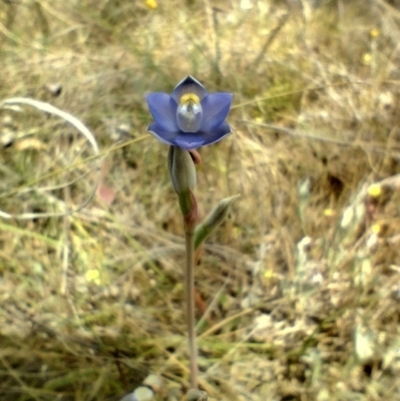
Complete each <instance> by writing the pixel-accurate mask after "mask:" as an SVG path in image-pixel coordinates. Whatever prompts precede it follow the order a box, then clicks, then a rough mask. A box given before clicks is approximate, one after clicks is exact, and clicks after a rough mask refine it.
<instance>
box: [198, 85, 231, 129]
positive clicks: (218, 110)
mask: <svg viewBox="0 0 400 401" xmlns="http://www.w3.org/2000/svg"><path fill="white" fill-rule="evenodd" d="M232 99H233V95H232V94H231V93H222V92H220V93H211V94H209V95H207V96H206V97H205V98H204V99H203V100H202V101H201V106H202V108H203V123H202V125H201V131H213V130H215V129H216V128H218V127H219V126H220V125H221V124H222V123H223V122H224V121H225V119H226V117H227V116H228V114H229V110H230V108H231V103H232Z"/></svg>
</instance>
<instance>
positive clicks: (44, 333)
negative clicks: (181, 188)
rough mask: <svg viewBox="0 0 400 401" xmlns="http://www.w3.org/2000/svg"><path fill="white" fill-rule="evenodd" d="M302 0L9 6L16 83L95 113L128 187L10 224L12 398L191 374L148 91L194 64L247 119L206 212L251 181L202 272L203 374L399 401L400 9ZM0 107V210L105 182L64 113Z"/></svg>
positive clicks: (6, 26) (2, 317)
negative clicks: (108, 198)
mask: <svg viewBox="0 0 400 401" xmlns="http://www.w3.org/2000/svg"><path fill="white" fill-rule="evenodd" d="M160 3H161V2H160ZM289 3H291V4H292V6H291V7H292V8H290V9H289V8H288V6H286V3H285V2H282V1H281V2H279V1H275V2H272V0H271V1H265V2H263V1H260V2H258V3H257V2H250V1H249V2H247V1H241V2H239V1H236V0H235V1H224V0H221V1H219V2H218V4H216V3H215V4H214V3H211V2H209V1H204V2H201V1H187V3H186V4H184V5H183V4H181V3H180V2H177V1H174V0H169V1H164V2H162V4H159V6H158V8H157V9H151V8H149V7H147V6H146V4H145V3H142V2H139V1H138V2H131V1H128V0H121V1H118V2H113V1H109V0H101V1H98V0H96V1H95V0H85V1H66V2H61V1H60V2H50V1H45V0H37V1H30V0H21V1H19V2H17V1H15V2H14V1H10V2H6V1H4V2H2V3H1V4H0V35H1V42H0V54H1V57H2V73H1V76H0V91H1V92H0V94H1V99H6V98H10V97H15V96H26V97H31V98H35V99H38V100H44V101H50V102H51V103H52V104H54V105H55V106H57V107H58V108H60V109H62V110H66V111H68V112H70V113H72V114H74V115H75V116H77V117H78V118H79V119H81V120H82V121H84V122H85V124H87V126H88V127H90V128H91V130H92V131H93V132H94V133H95V135H96V138H97V140H98V142H99V143H100V145H101V149H102V156H104V158H105V159H104V160H105V161H104V162H102V163H103V174H104V183H103V189H104V188H105V191H107V188H108V189H111V190H112V191H113V193H114V194H115V199H114V200H113V202H112V203H111V205H107V202H104V197H103V198H102V197H101V196H98V197H97V198H96V199H95V200H94V201H93V202H92V203H91V204H90V205H89V206H88V207H86V208H85V209H84V210H82V211H80V212H79V213H76V214H74V215H72V216H68V217H64V218H53V217H50V218H44V219H29V220H16V219H11V220H3V221H1V222H0V241H1V245H2V246H1V250H0V260H1V264H0V300H1V310H0V339H1V347H0V377H1V378H0V398H1V399H2V400H5V401H7V400H18V401H22V400H63V401H67V400H74V401H80V400H85V401H88V400H117V399H118V398H119V397H121V396H122V395H123V394H124V393H126V392H127V391H131V390H132V389H133V388H135V387H136V386H137V385H139V384H140V383H141V382H142V380H143V379H144V378H145V377H146V376H147V375H148V374H149V373H150V372H154V373H156V374H158V375H161V376H162V377H163V378H164V386H163V389H162V390H161V391H160V394H158V395H157V397H158V398H159V399H173V398H171V397H172V395H171V394H175V393H176V392H177V391H178V394H180V392H181V391H183V392H184V391H186V389H187V383H188V370H187V366H188V361H187V352H186V339H185V324H184V316H183V306H182V299H183V288H182V274H181V272H182V270H181V262H182V257H183V245H182V244H183V242H182V239H181V238H182V228H181V221H180V217H179V213H178V205H177V200H176V197H175V195H174V193H173V190H172V186H171V184H170V183H169V180H168V173H167V168H166V153H167V148H166V146H164V145H162V144H159V143H157V142H156V141H155V140H154V139H153V138H151V137H149V136H147V135H144V133H145V127H146V124H147V123H148V122H149V120H150V117H149V115H148V112H147V108H146V105H145V102H144V94H145V93H146V92H148V91H170V90H171V89H172V88H173V86H174V85H175V84H176V83H177V82H178V81H179V80H180V79H182V78H183V77H184V76H185V75H187V74H191V75H194V76H195V77H196V78H197V79H199V80H200V81H201V82H203V83H204V84H205V85H206V87H207V89H209V90H210V91H213V90H225V91H232V92H234V94H235V106H234V109H233V110H232V112H231V115H230V118H229V121H230V123H231V124H232V126H233V128H234V131H235V132H234V134H233V135H231V136H230V137H229V138H228V139H226V140H224V141H223V142H221V143H220V144H217V145H215V146H211V147H208V148H204V149H202V150H201V154H202V158H203V162H204V164H203V166H202V167H201V169H200V171H199V174H198V176H199V185H198V190H197V194H198V199H199V203H200V207H201V211H202V213H203V215H205V214H206V213H207V211H208V210H209V209H210V208H211V207H212V205H214V204H215V203H216V202H217V201H218V200H220V199H221V198H223V197H227V196H230V195H234V194H237V193H240V194H241V198H240V199H239V200H238V201H237V203H236V204H235V208H234V213H233V214H232V216H231V219H230V220H229V221H227V222H226V223H225V224H224V226H223V227H221V228H220V229H219V231H218V233H217V234H216V235H215V236H214V237H213V238H212V239H211V240H209V241H208V244H207V246H206V248H205V252H204V254H203V256H202V259H201V262H200V264H199V266H198V268H197V272H196V281H197V288H198V291H199V294H200V295H201V298H202V299H203V300H204V303H205V306H206V307H208V308H209V309H208V311H207V316H205V318H204V319H201V321H200V322H199V327H198V334H199V348H200V353H201V359H200V365H201V372H202V373H201V379H202V386H203V387H204V389H205V390H207V391H208V394H209V396H210V398H211V399H213V400H220V401H224V400H254V401H256V400H262V401H264V400H271V401H272V400H274V401H275V400H279V401H289V400H301V401H306V400H317V401H325V400H349V401H350V400H351V401H353V400H354V401H355V400H381V399H382V400H395V399H399V397H400V380H399V379H398V377H399V374H400V364H399V362H400V359H399V358H400V351H399V350H400V313H399V310H400V305H399V302H400V284H399V283H400V254H399V251H398V246H399V242H400V236H399V232H400V211H399V207H398V205H399V202H400V199H399V197H400V192H399V190H398V186H399V183H400V180H399V178H398V177H397V174H399V173H400V171H399V170H400V168H399V163H398V160H399V157H400V148H399V147H400V144H399V143H400V142H399V141H400V128H399V123H398V114H399V103H398V100H399V84H400V74H399V48H398V43H399V37H400V28H399V24H400V11H396V10H395V9H394V8H393V7H392V6H390V5H389V4H388V3H386V2H384V1H383V0H370V1H368V2H367V1H364V2H363V1H354V2H352V3H351V4H352V5H351V6H349V5H347V3H348V2H346V1H344V0H343V1H340V0H338V1H337V2H334V1H331V2H328V1H326V2H325V3H327V4H326V5H323V6H321V7H320V8H316V9H314V8H312V7H311V6H308V4H309V2H307V1H305V0H303V1H302V2H299V3H298V4H299V5H298V6H297V5H296V4H297V3H296V2H289ZM310 3H311V2H310ZM322 3H324V2H322ZM301 4H302V7H301ZM251 5H252V7H250V6H251ZM214 6H215V7H214ZM57 84H61V85H62V92H61V94H59V93H58V92H57V90H56V89H57V87H56V86H55V85H57ZM0 117H1V141H2V144H3V145H2V146H3V147H2V149H1V150H0V158H1V161H0V175H1V183H0V186H1V194H0V209H1V210H3V211H6V212H8V213H13V214H16V213H30V212H39V213H40V212H52V213H60V212H63V211H65V210H66V208H71V207H74V206H77V205H79V204H80V203H81V202H82V201H84V199H86V198H87V197H88V196H89V195H90V191H91V190H92V188H93V185H94V184H95V181H96V171H93V167H94V163H95V162H96V161H93V159H91V156H92V154H91V152H90V148H89V146H88V145H87V144H86V142H85V140H84V139H82V138H81V137H80V136H79V135H78V134H77V133H75V132H74V130H73V129H72V128H71V127H69V126H67V125H66V124H65V123H63V122H60V120H57V119H56V118H54V117H51V116H48V115H43V114H40V112H38V111H35V110H33V109H30V108H25V107H24V108H21V109H19V110H2V111H1V116H0ZM71 165H72V166H73V168H68V166H71ZM82 175H83V176H84V177H83V179H80V180H78V179H79V178H80V177H81V176H82ZM65 182H72V185H71V186H70V187H68V188H55V189H54V187H56V186H60V185H62V184H63V183H65ZM374 183H378V184H379V183H380V184H379V185H377V186H372V187H371V185H372V184H374ZM43 187H52V188H53V190H52V191H43V190H42V189H40V188H43ZM28 189H30V191H28ZM200 317H201V316H200V315H199V318H200ZM168 397H169V398H168ZM178 397H179V396H178Z"/></svg>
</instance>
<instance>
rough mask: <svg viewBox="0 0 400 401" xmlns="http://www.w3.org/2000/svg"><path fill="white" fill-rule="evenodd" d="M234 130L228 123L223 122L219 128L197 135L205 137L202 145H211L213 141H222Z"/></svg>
mask: <svg viewBox="0 0 400 401" xmlns="http://www.w3.org/2000/svg"><path fill="white" fill-rule="evenodd" d="M231 132H232V130H231V127H230V126H229V124H228V123H226V122H223V123H222V124H221V125H220V126H219V127H218V128H217V129H215V130H212V131H208V132H203V131H201V132H199V133H198V134H197V135H201V136H202V137H204V138H205V141H204V142H203V144H202V146H205V145H211V144H212V143H215V142H218V141H220V140H221V139H222V138H224V137H226V136H227V135H228V134H230V133H231Z"/></svg>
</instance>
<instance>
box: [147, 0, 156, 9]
mask: <svg viewBox="0 0 400 401" xmlns="http://www.w3.org/2000/svg"><path fill="white" fill-rule="evenodd" d="M146 6H147V7H149V8H150V9H151V10H155V9H156V8H157V7H158V4H157V2H156V0H146Z"/></svg>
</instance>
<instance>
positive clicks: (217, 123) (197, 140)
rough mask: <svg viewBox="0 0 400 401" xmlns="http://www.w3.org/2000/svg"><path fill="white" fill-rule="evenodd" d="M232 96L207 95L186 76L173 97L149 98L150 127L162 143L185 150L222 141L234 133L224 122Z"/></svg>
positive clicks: (192, 79) (197, 83)
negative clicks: (151, 120)
mask: <svg viewBox="0 0 400 401" xmlns="http://www.w3.org/2000/svg"><path fill="white" fill-rule="evenodd" d="M232 98H233V95H232V93H225V92H217V93H210V94H208V93H207V91H206V90H205V89H204V87H203V85H202V84H201V83H200V82H198V81H197V80H196V79H194V78H193V77H191V76H187V77H186V78H185V79H183V80H182V81H181V82H179V84H178V85H177V86H176V87H175V89H174V90H173V92H172V93H171V95H168V94H167V93H161V92H157V93H150V94H149V95H147V96H146V100H147V104H148V105H149V109H150V113H151V115H152V116H153V119H154V122H152V123H151V124H150V125H149V126H148V127H147V131H148V132H150V133H151V134H152V135H153V136H154V137H156V138H157V139H158V140H159V141H161V142H163V143H166V144H169V145H173V146H178V147H180V148H182V149H185V150H190V149H196V148H199V147H200V146H205V145H210V144H212V143H215V142H218V141H220V140H221V139H222V138H223V137H224V136H226V135H228V134H229V133H230V132H231V128H230V126H229V125H228V123H226V122H225V119H226V117H227V116H228V114H229V110H230V108H231V103H232Z"/></svg>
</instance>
